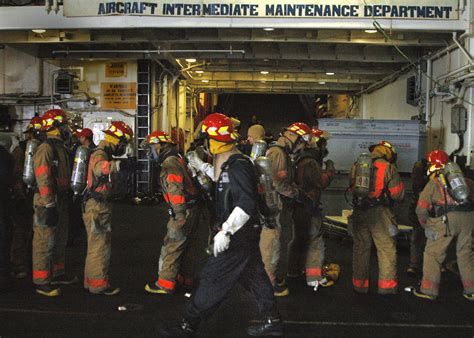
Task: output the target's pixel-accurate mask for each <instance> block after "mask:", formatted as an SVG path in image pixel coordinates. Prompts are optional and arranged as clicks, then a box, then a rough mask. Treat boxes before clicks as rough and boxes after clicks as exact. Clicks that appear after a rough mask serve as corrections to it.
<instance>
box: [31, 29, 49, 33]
mask: <svg viewBox="0 0 474 338" xmlns="http://www.w3.org/2000/svg"><path fill="white" fill-rule="evenodd" d="M32 31H33V33H36V34H43V33H46V29H32Z"/></svg>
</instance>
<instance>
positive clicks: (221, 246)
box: [214, 207, 250, 256]
mask: <svg viewBox="0 0 474 338" xmlns="http://www.w3.org/2000/svg"><path fill="white" fill-rule="evenodd" d="M249 219H250V215H248V214H247V213H246V212H245V211H243V210H242V209H241V208H240V207H235V208H234V210H232V212H231V213H230V215H229V217H228V218H227V220H226V221H225V222H224V223H223V224H222V230H221V231H219V232H218V233H217V234H216V235H215V236H214V256H217V254H219V253H221V252H224V251H226V250H227V249H229V243H230V235H233V234H235V233H236V232H237V231H239V230H240V228H242V227H243V226H244V225H245V223H247V221H248V220H249Z"/></svg>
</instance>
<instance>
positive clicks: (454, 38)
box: [453, 32, 472, 64]
mask: <svg viewBox="0 0 474 338" xmlns="http://www.w3.org/2000/svg"><path fill="white" fill-rule="evenodd" d="M453 41H454V43H455V44H456V46H458V48H459V49H460V50H461V52H462V53H463V54H464V55H465V56H466V58H467V60H468V61H469V64H472V56H471V54H469V52H468V51H467V50H466V48H464V46H463V45H461V43H460V42H459V41H458V39H457V38H456V32H453Z"/></svg>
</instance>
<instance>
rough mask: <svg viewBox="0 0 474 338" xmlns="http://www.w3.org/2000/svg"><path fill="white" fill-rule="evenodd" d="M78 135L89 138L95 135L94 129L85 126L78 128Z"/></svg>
mask: <svg viewBox="0 0 474 338" xmlns="http://www.w3.org/2000/svg"><path fill="white" fill-rule="evenodd" d="M75 135H76V137H86V138H89V137H92V136H93V135H94V133H93V132H92V130H90V129H89V128H84V129H78V130H76V133H75Z"/></svg>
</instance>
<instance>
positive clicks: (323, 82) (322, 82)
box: [318, 81, 326, 85]
mask: <svg viewBox="0 0 474 338" xmlns="http://www.w3.org/2000/svg"><path fill="white" fill-rule="evenodd" d="M318 83H319V84H320V85H323V84H326V82H325V81H319V82H318Z"/></svg>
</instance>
